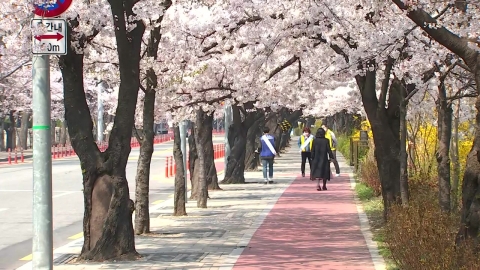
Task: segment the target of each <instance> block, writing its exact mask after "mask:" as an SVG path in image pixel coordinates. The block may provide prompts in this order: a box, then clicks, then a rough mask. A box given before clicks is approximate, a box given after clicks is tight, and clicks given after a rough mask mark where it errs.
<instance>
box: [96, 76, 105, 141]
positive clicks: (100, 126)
mask: <svg viewBox="0 0 480 270" xmlns="http://www.w3.org/2000/svg"><path fill="white" fill-rule="evenodd" d="M104 83H105V82H104V81H100V83H99V85H98V88H97V114H98V115H97V141H99V142H103V113H104V109H103V99H102V93H103V88H104V87H105V85H104Z"/></svg>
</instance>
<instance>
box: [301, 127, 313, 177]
mask: <svg viewBox="0 0 480 270" xmlns="http://www.w3.org/2000/svg"><path fill="white" fill-rule="evenodd" d="M313 139H314V136H313V135H312V134H310V128H308V127H305V128H304V129H303V134H302V135H301V136H300V138H299V139H298V147H299V148H300V153H301V155H302V165H301V167H300V170H301V171H302V177H305V163H307V160H308V166H309V167H310V170H312V153H311V152H312V145H313Z"/></svg>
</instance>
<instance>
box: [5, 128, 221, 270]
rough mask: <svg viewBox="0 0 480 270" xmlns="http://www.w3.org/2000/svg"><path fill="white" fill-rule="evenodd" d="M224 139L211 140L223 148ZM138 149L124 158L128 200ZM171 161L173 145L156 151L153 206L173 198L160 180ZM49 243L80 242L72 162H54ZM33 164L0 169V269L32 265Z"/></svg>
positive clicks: (168, 182) (78, 187)
mask: <svg viewBox="0 0 480 270" xmlns="http://www.w3.org/2000/svg"><path fill="white" fill-rule="evenodd" d="M222 142H223V136H217V137H214V143H215V144H217V143H222ZM138 155H139V149H138V148H134V149H132V151H131V154H130V156H129V161H128V165H127V179H128V181H129V187H130V197H131V198H132V199H133V200H134V199H135V175H136V167H137V159H138ZM171 155H172V142H165V143H161V144H157V145H155V151H154V154H153V157H152V165H151V168H152V170H151V174H150V176H151V178H150V179H151V180H150V203H151V204H152V205H155V204H158V203H161V202H163V201H165V200H167V199H169V198H170V197H171V196H172V194H173V189H174V183H173V178H172V177H170V178H165V158H166V157H167V156H171ZM52 168H53V170H52V179H53V240H54V248H57V247H60V246H62V245H65V244H67V243H68V242H70V241H73V240H75V239H78V238H81V237H83V234H82V233H81V232H82V219H83V194H82V175H81V170H80V163H79V160H78V158H77V157H71V158H65V159H59V160H54V161H53V165H52ZM32 170H33V169H32V164H31V163H24V164H18V165H11V166H0V269H2V270H3V269H8V270H10V269H15V268H17V267H20V266H21V265H23V264H25V263H27V262H28V261H30V260H31V248H32V246H31V245H32V175H33V172H32Z"/></svg>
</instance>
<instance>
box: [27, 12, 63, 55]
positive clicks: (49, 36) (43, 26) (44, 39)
mask: <svg viewBox="0 0 480 270" xmlns="http://www.w3.org/2000/svg"><path fill="white" fill-rule="evenodd" d="M32 31H33V33H34V34H33V44H32V45H33V46H32V52H33V54H38V55H65V54H67V22H66V20H65V19H33V20H32Z"/></svg>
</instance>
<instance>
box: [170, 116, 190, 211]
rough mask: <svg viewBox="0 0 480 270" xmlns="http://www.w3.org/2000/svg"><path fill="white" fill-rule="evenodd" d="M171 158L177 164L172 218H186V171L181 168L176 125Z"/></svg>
mask: <svg viewBox="0 0 480 270" xmlns="http://www.w3.org/2000/svg"><path fill="white" fill-rule="evenodd" d="M173 132H174V138H173V157H174V158H175V164H177V171H176V172H175V193H174V196H173V215H174V216H186V215H187V209H186V208H185V189H186V188H187V187H186V186H185V178H184V177H186V173H187V172H186V171H184V169H183V167H184V164H183V153H182V146H181V140H180V128H179V127H178V125H176V126H175V127H174V129H173Z"/></svg>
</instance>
